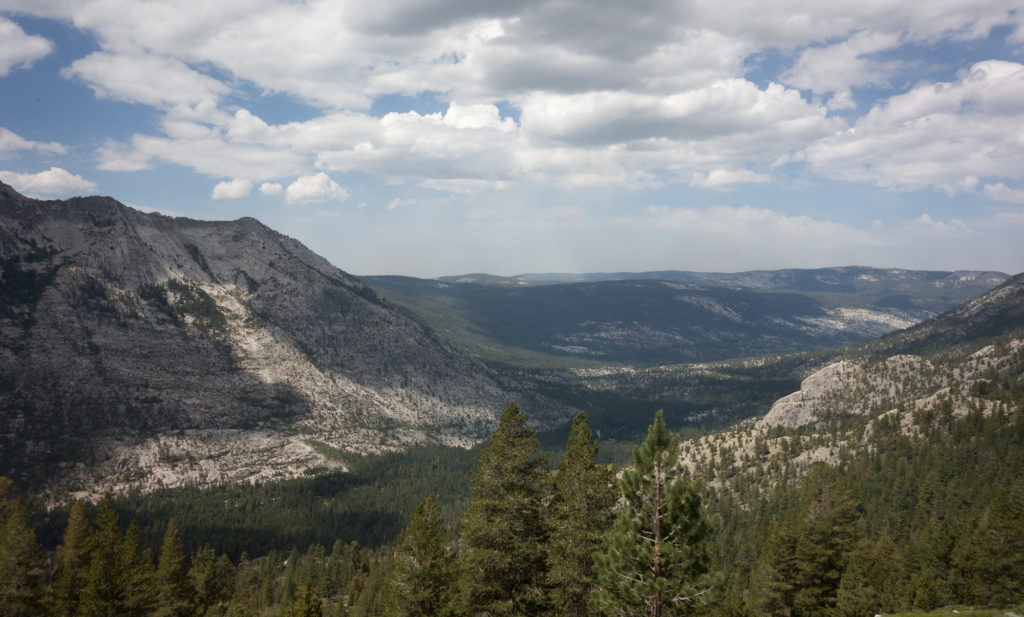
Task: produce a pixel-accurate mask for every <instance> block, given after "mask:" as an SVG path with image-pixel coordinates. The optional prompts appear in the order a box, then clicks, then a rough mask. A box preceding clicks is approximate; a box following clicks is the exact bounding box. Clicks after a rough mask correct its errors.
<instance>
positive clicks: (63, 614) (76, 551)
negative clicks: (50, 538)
mask: <svg viewBox="0 0 1024 617" xmlns="http://www.w3.org/2000/svg"><path fill="white" fill-rule="evenodd" d="M91 551H92V532H91V531H90V530H89V518H88V516H87V515H86V513H85V504H84V503H83V502H81V501H76V502H75V503H73V504H71V511H70V512H69V514H68V524H67V527H65V529H64V543H63V544H61V545H60V546H58V547H57V564H56V567H55V569H54V571H53V579H52V580H51V582H50V594H51V609H50V614H51V615H53V616H54V617H74V616H75V614H77V612H78V604H79V600H80V598H81V595H82V592H83V590H84V589H85V585H86V583H87V582H88V576H89V563H90V553H91Z"/></svg>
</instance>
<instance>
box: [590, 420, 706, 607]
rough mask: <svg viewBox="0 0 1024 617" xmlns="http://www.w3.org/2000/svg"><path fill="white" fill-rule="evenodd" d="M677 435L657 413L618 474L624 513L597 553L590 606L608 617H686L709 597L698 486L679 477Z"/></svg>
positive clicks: (618, 518) (704, 536) (617, 519)
mask: <svg viewBox="0 0 1024 617" xmlns="http://www.w3.org/2000/svg"><path fill="white" fill-rule="evenodd" d="M678 459H679V436H678V435H676V434H674V433H669V432H668V431H667V430H666V429H665V421H664V418H663V417H662V412H661V411H659V412H658V413H657V415H656V416H655V418H654V424H652V425H651V427H650V429H649V430H648V432H647V439H646V440H645V441H644V442H643V444H641V445H640V446H639V447H636V448H634V449H633V463H634V464H633V467H632V468H630V469H626V470H624V471H623V472H622V478H621V480H620V482H619V488H620V490H621V493H622V498H623V500H624V501H625V502H626V505H625V507H624V508H623V509H622V510H620V511H619V513H618V515H617V516H616V518H615V522H614V523H613V525H612V528H611V530H610V531H609V532H608V533H607V534H606V535H605V538H604V549H603V550H602V551H600V552H598V553H596V554H595V556H594V558H595V572H596V578H597V583H598V588H597V589H596V590H595V591H594V593H593V594H592V601H593V602H594V603H595V605H596V606H598V607H600V609H601V610H602V611H604V613H605V614H607V615H622V616H637V617H639V616H641V615H650V616H651V617H670V616H672V615H690V614H694V613H695V612H696V608H697V606H698V604H699V603H700V601H701V600H702V597H703V596H704V595H705V594H706V593H707V592H708V591H710V588H711V586H712V577H711V576H710V575H709V574H708V562H709V557H708V546H707V541H708V537H709V535H710V532H711V526H710V525H709V523H708V521H707V520H706V519H705V518H704V516H703V515H702V512H701V499H700V494H699V492H698V491H699V487H698V485H697V483H696V482H689V481H687V480H686V479H685V478H683V477H681V475H680V472H679V468H678Z"/></svg>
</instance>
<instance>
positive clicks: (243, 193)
mask: <svg viewBox="0 0 1024 617" xmlns="http://www.w3.org/2000/svg"><path fill="white" fill-rule="evenodd" d="M251 192H252V180H249V179H247V178H235V179H234V180H225V181H223V182H218V183H217V186H215V187H213V191H212V192H211V193H210V197H212V198H214V199H241V198H242V197H247V196H248V195H249V193H251Z"/></svg>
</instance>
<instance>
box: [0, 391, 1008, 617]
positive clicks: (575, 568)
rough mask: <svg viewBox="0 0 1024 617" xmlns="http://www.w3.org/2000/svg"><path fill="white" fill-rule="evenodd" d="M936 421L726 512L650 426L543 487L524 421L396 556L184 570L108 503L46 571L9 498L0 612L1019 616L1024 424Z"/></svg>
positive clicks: (895, 427)
mask: <svg viewBox="0 0 1024 617" xmlns="http://www.w3.org/2000/svg"><path fill="white" fill-rule="evenodd" d="M1006 391H1009V392H1013V391H1014V388H1012V387H1011V388H1001V389H1000V393H999V396H1003V394H1002V392H1006ZM995 395H996V394H995V393H994V394H993V396H995ZM1011 399H1012V397H1011ZM940 407H941V405H940ZM933 415H934V417H933V418H931V419H930V420H928V421H926V422H924V424H920V425H919V426H920V427H921V432H920V434H918V435H916V436H912V435H908V434H905V433H904V432H903V431H902V430H901V428H900V426H899V422H898V421H893V420H891V419H890V418H889V417H887V416H886V417H880V418H878V419H875V420H872V421H871V423H872V435H873V438H872V440H871V442H870V444H869V445H868V447H867V448H865V449H864V450H863V451H858V452H849V453H847V454H846V455H845V456H844V457H843V458H842V459H841V460H840V461H839V462H838V464H836V465H834V466H831V467H830V466H828V465H826V464H824V463H815V464H813V465H811V466H810V467H809V469H807V471H806V473H805V474H802V475H799V476H797V475H795V474H793V473H792V472H793V469H794V468H793V467H787V470H786V471H784V472H782V473H779V474H776V475H773V476H770V477H768V476H766V477H765V478H764V480H763V483H762V484H761V485H760V486H753V487H748V489H747V490H745V491H739V492H736V491H723V490H715V491H712V490H708V489H706V488H704V487H703V486H702V485H701V483H700V482H699V481H696V480H694V479H693V478H691V477H690V476H689V475H688V474H687V473H686V472H684V471H683V470H682V469H681V468H680V467H679V466H678V457H679V436H678V435H677V434H674V433H672V432H670V431H668V430H667V428H666V426H665V422H664V418H663V416H662V414H660V413H659V414H657V415H656V417H655V421H654V423H653V424H652V425H651V426H650V427H649V429H648V434H647V437H646V439H645V440H644V441H643V442H642V443H641V444H640V445H639V446H636V447H635V448H634V452H633V464H632V465H631V466H629V467H627V468H625V469H622V470H621V471H619V472H618V473H616V471H615V470H614V469H613V468H612V467H610V466H605V465H599V464H596V463H595V459H596V456H597V444H596V443H595V441H594V439H593V436H592V434H591V432H590V428H589V425H588V423H587V418H586V416H585V415H583V414H580V415H579V416H577V417H576V419H575V420H574V422H573V425H572V429H571V432H570V434H569V438H568V442H567V443H566V446H565V450H564V453H563V455H562V456H561V459H560V462H559V464H558V467H557V469H554V470H552V469H550V468H549V465H548V460H547V457H546V456H544V455H542V454H541V451H540V449H539V447H538V441H537V437H536V435H535V434H534V433H533V431H531V430H530V429H529V428H528V427H527V426H526V419H525V417H524V416H523V414H522V413H521V412H520V410H519V409H518V408H517V407H515V406H514V405H513V406H510V407H509V408H508V409H506V410H505V411H504V413H503V414H502V415H501V418H500V422H499V425H498V428H497V430H496V431H495V433H494V435H493V436H492V438H491V439H490V441H489V442H488V443H487V444H486V445H485V446H484V447H482V448H481V449H479V450H478V451H477V453H476V467H475V469H474V470H473V471H472V473H470V474H469V482H468V485H469V497H468V500H467V501H465V502H462V503H463V505H464V507H462V508H461V513H457V514H456V515H455V516H454V517H453V516H450V515H448V514H446V509H450V507H451V506H452V505H453V503H452V502H451V501H449V502H448V505H447V506H446V505H444V504H442V503H441V502H440V500H439V499H438V498H437V497H435V496H433V495H431V496H428V497H427V498H426V499H425V500H422V501H421V502H420V503H419V505H418V507H417V508H416V510H415V512H413V514H412V516H411V517H410V518H409V519H408V524H407V525H406V527H405V528H404V530H403V531H401V533H400V534H399V535H398V537H397V539H396V540H394V541H393V542H388V543H384V544H381V545H379V546H377V547H375V548H371V547H367V546H365V545H360V544H358V543H356V542H351V541H349V540H350V539H349V538H343V539H338V540H337V541H335V542H334V544H333V546H332V547H331V548H330V549H325V548H324V545H322V544H313V545H311V546H309V548H307V549H306V550H305V551H299V550H297V549H295V548H293V549H291V550H290V551H285V552H282V551H280V550H270V551H269V552H266V553H264V554H262V555H260V556H258V557H255V558H251V557H250V556H249V555H248V554H247V553H242V554H240V555H238V556H229V555H227V554H224V553H220V552H218V551H217V550H215V549H213V548H211V547H210V546H209V545H202V546H199V547H198V548H194V550H189V551H186V550H184V548H183V545H182V542H181V536H182V531H181V530H180V529H179V528H178V526H177V524H176V522H175V521H173V520H166V519H165V520H164V521H163V524H162V525H161V528H160V531H161V537H162V538H163V540H162V542H161V543H160V544H159V548H158V549H157V550H148V549H146V548H143V547H142V543H140V530H139V526H138V525H137V524H136V523H135V522H134V521H133V522H131V523H130V524H129V525H128V526H127V528H124V527H122V525H121V521H119V520H118V518H119V517H118V515H117V513H116V510H115V508H114V505H113V504H114V502H113V501H112V500H111V499H109V498H107V499H104V500H103V501H101V502H100V504H99V505H98V507H96V508H94V509H93V510H94V512H95V514H93V515H92V517H91V520H90V516H89V515H88V512H89V510H88V509H87V508H86V507H85V506H84V504H82V503H80V502H76V503H75V504H74V505H73V506H72V507H71V510H70V513H69V516H68V520H67V525H66V527H65V529H64V532H63V535H62V539H61V540H60V543H59V546H57V547H56V550H55V551H51V552H50V553H46V552H44V551H43V550H42V549H41V548H40V546H39V542H38V541H37V539H36V536H35V531H34V529H33V522H32V518H31V512H30V508H29V507H28V505H27V504H26V503H25V501H24V500H23V499H21V498H20V497H18V496H17V494H16V491H15V490H14V489H13V486H12V485H11V483H10V482H9V481H6V480H4V481H0V497H2V498H0V607H2V608H3V611H2V613H3V614H4V615H10V616H12V617H18V616H20V615H53V616H56V615H60V616H62V617H63V616H68V617H70V616H76V617H84V616H93V615H140V616H155V615H160V616H161V617H163V616H178V615H200V616H203V615H208V616H210V617H221V616H232V617H240V616H252V617H257V616H259V617H264V616H265V617H278V616H281V617H297V616H307V615H313V616H315V615H320V616H323V617H340V616H351V617H377V616H379V617H397V616H407V615H409V616H411V615H419V616H427V615H431V616H434V615H436V616H439V617H463V616H473V617H476V616H483V615H489V616H499V615H509V616H511V615H538V616H540V615H544V616H547V615H559V616H561V615H569V616H580V617H582V616H585V615H616V616H618V615H636V616H640V615H649V616H654V617H670V616H672V615H693V614H697V613H700V614H708V615H711V616H712V617H744V616H747V615H750V616H753V615H773V616H778V617H861V616H863V615H870V614H876V613H891V612H896V611H901V610H931V609H934V608H936V607H940V606H947V605H951V604H953V605H956V604H963V605H972V606H975V607H979V606H984V607H1000V608H1011V607H1014V606H1019V605H1020V604H1021V602H1022V601H1024V583H1022V581H1024V479H1022V478H1021V476H1020V469H1024V448H1022V447H1021V446H1022V445H1024V405H1020V404H1019V403H1017V401H1016V400H1015V399H1014V400H1010V399H1007V400H1004V401H1003V404H1002V405H1001V406H1000V407H998V408H997V409H996V411H994V412H992V413H983V411H982V410H981V409H976V410H975V411H972V412H971V413H969V414H967V415H966V416H964V417H959V418H957V417H953V416H951V415H949V414H943V413H942V409H937V410H936V412H935V413H934V414H933ZM918 419H919V420H921V418H918ZM265 507H267V508H273V507H275V503H274V502H273V501H269V502H267V503H266V506H265ZM210 539H211V540H212V539H213V538H212V537H211V538H210Z"/></svg>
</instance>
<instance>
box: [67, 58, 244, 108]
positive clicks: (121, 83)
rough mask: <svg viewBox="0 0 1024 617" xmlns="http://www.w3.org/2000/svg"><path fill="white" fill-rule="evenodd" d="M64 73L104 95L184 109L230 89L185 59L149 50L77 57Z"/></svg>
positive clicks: (214, 99) (210, 100) (216, 96)
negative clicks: (198, 70) (147, 51)
mask: <svg viewBox="0 0 1024 617" xmlns="http://www.w3.org/2000/svg"><path fill="white" fill-rule="evenodd" d="M61 74H62V75H63V76H64V77H67V78H77V79H80V80H82V81H83V82H85V83H86V84H87V85H88V86H89V87H90V88H92V90H93V92H95V93H96V96H99V97H101V98H113V99H119V100H122V101H128V102H129V103H142V104H144V105H151V106H154V107H162V108H172V109H173V108H178V109H180V110H182V111H184V112H188V111H194V109H195V108H196V107H197V106H200V105H203V104H207V105H209V104H210V103H211V102H215V101H217V100H218V99H219V98H220V97H221V96H223V95H225V94H227V93H228V92H229V91H230V88H228V86H227V85H225V84H224V83H223V82H221V81H219V80H217V79H214V78H212V77H208V76H206V75H203V74H201V73H199V72H197V71H195V70H193V69H191V68H189V67H188V65H186V64H185V63H184V62H182V61H181V60H178V59H175V58H168V57H163V56H157V55H153V54H148V53H133V54H121V53H110V52H103V51H100V52H94V53H92V54H89V55H88V56H85V57H84V58H79V59H78V60H75V61H74V62H72V63H71V66H69V67H67V68H65V69H63V70H62V71H61Z"/></svg>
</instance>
